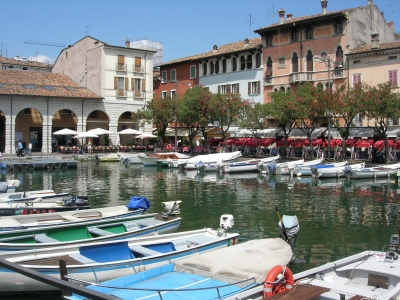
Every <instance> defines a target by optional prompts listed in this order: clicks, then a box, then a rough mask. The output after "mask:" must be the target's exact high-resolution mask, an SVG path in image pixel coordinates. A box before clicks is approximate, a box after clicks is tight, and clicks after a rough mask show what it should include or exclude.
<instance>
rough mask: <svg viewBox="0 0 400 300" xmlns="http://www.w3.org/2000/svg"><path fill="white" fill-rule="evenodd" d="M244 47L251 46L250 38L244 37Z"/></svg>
mask: <svg viewBox="0 0 400 300" xmlns="http://www.w3.org/2000/svg"><path fill="white" fill-rule="evenodd" d="M244 47H245V48H247V47H249V39H248V38H245V39H244Z"/></svg>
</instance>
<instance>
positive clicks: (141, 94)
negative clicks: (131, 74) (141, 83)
mask: <svg viewBox="0 0 400 300" xmlns="http://www.w3.org/2000/svg"><path fill="white" fill-rule="evenodd" d="M135 98H144V92H143V91H141V90H135Z"/></svg>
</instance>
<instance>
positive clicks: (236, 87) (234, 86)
mask: <svg viewBox="0 0 400 300" xmlns="http://www.w3.org/2000/svg"><path fill="white" fill-rule="evenodd" d="M231 93H232V94H239V83H233V84H231Z"/></svg>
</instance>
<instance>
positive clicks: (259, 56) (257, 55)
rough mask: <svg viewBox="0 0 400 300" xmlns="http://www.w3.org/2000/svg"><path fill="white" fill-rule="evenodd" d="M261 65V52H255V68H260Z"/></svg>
mask: <svg viewBox="0 0 400 300" xmlns="http://www.w3.org/2000/svg"><path fill="white" fill-rule="evenodd" d="M260 67H261V53H257V54H256V68H257V69H258V68H260Z"/></svg>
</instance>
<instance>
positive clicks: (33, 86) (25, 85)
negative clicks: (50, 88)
mask: <svg viewBox="0 0 400 300" xmlns="http://www.w3.org/2000/svg"><path fill="white" fill-rule="evenodd" d="M23 86H24V88H26V89H28V90H34V89H36V86H35V85H34V84H23Z"/></svg>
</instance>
